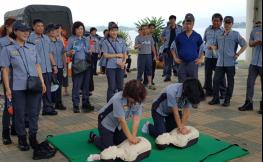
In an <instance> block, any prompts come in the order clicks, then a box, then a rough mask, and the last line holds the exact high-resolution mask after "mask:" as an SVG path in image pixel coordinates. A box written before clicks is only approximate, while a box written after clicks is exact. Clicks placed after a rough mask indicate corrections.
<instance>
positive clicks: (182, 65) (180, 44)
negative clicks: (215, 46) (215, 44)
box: [173, 13, 203, 83]
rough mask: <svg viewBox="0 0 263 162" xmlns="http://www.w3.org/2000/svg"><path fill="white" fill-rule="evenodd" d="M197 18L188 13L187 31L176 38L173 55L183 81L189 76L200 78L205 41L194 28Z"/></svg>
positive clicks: (185, 24)
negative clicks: (200, 51) (201, 51)
mask: <svg viewBox="0 0 263 162" xmlns="http://www.w3.org/2000/svg"><path fill="white" fill-rule="evenodd" d="M194 21H195V18H194V16H193V14H190V13H189V14H186V15H185V20H184V29H185V31H184V32H182V33H180V34H179V35H178V36H177V37H176V39H175V42H176V43H175V46H176V48H175V49H174V51H173V53H174V54H173V57H174V60H175V62H176V63H177V64H179V68H178V80H179V82H180V83H183V82H184V81H185V80H186V79H188V78H196V79H197V78H198V65H199V64H201V63H202V60H203V55H199V50H200V46H201V45H202V43H203V40H202V37H201V35H200V34H198V33H196V32H195V31H194V30H193V26H194Z"/></svg>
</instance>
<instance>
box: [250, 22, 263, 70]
mask: <svg viewBox="0 0 263 162" xmlns="http://www.w3.org/2000/svg"><path fill="white" fill-rule="evenodd" d="M250 40H251V41H255V40H261V41H262V26H259V27H254V28H253V30H252V32H251V34H250ZM251 65H255V66H259V67H262V44H261V45H257V46H256V47H253V49H252V60H251Z"/></svg>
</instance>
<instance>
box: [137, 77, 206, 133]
mask: <svg viewBox="0 0 263 162" xmlns="http://www.w3.org/2000/svg"><path fill="white" fill-rule="evenodd" d="M204 98H205V95H204V91H203V88H202V86H201V83H200V82H199V81H198V80H197V79H188V80H186V81H184V82H183V83H176V84H171V85H169V86H167V87H166V88H165V89H164V90H163V92H162V93H161V95H159V97H158V98H157V99H156V100H155V101H154V103H153V105H152V118H153V121H154V125H152V124H150V123H149V122H146V123H145V124H144V126H143V128H142V132H143V133H149V134H150V135H151V136H153V137H158V136H159V135H161V134H163V133H167V132H170V131H172V130H173V129H175V128H178V131H179V133H181V134H188V133H189V131H188V130H187V128H186V127H185V126H186V123H187V120H188V118H189V116H190V110H189V108H191V107H192V104H199V103H200V101H201V100H203V99H204Z"/></svg>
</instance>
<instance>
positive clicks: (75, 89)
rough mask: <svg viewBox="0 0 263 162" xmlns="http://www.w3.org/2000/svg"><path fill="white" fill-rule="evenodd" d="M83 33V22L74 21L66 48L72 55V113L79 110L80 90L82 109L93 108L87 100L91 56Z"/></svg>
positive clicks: (88, 109) (84, 110)
mask: <svg viewBox="0 0 263 162" xmlns="http://www.w3.org/2000/svg"><path fill="white" fill-rule="evenodd" d="M84 33H85V26H84V24H83V23H82V22H80V21H77V22H75V23H74V24H73V27H72V36H71V37H70V38H69V39H68V45H67V49H66V51H67V55H68V56H70V57H72V72H73V73H72V82H73V86H72V102H73V112H74V113H79V112H80V109H79V105H80V90H81V91H82V111H83V112H84V113H86V112H90V111H92V110H94V107H93V106H91V104H90V101H89V85H90V75H91V56H90V54H89V53H90V52H89V47H88V46H89V42H88V40H87V38H86V37H84Z"/></svg>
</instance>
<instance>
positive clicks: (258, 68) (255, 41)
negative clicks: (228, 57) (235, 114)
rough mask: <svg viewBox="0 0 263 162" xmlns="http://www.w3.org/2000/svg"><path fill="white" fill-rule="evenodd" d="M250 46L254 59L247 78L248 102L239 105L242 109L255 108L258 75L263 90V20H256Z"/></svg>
mask: <svg viewBox="0 0 263 162" xmlns="http://www.w3.org/2000/svg"><path fill="white" fill-rule="evenodd" d="M249 46H250V47H252V48H253V52H252V60H251V63H250V66H249V70H248V78H247V94H246V102H245V104H244V105H243V106H241V107H239V110H240V111H249V110H253V95H254V85H255V81H256V79H257V76H260V79H261V92H262V24H261V21H258V22H256V24H255V26H254V28H253V30H252V32H251V34H250V39H249ZM258 113H259V114H262V96H261V101H260V110H259V112H258Z"/></svg>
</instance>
